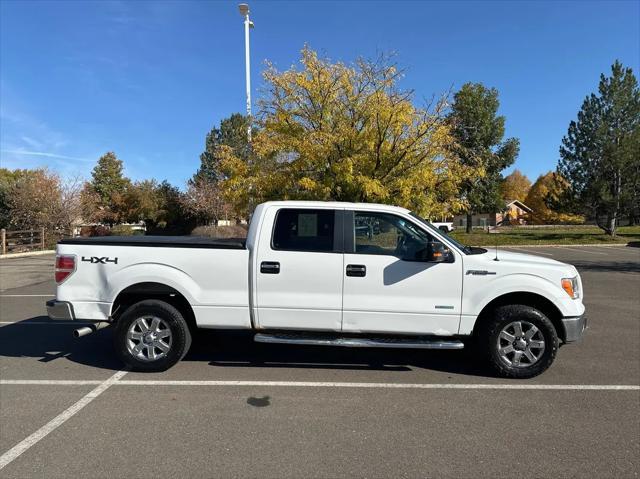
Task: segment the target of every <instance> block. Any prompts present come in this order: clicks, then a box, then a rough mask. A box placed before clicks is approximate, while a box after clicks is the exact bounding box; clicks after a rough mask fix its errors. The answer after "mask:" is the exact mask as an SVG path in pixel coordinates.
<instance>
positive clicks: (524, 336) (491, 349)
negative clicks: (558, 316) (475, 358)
mask: <svg viewBox="0 0 640 479" xmlns="http://www.w3.org/2000/svg"><path fill="white" fill-rule="evenodd" d="M483 326H484V327H483V329H482V330H481V331H480V335H479V338H478V339H479V340H480V346H481V349H482V350H483V351H484V353H485V354H486V357H487V360H488V363H489V365H490V367H491V368H492V369H493V370H494V371H495V372H496V373H497V374H498V375H500V376H502V377H507V378H530V377H533V376H537V375H538V374H540V373H542V372H544V371H545V370H546V369H547V368H548V367H549V366H551V364H552V363H553V361H554V359H555V357H556V353H557V352H558V344H559V343H558V334H557V332H556V329H555V327H554V326H553V323H552V322H551V321H550V320H549V318H547V317H546V316H545V315H544V314H543V313H542V312H541V311H539V310H537V309H535V308H533V307H531V306H526V305H521V304H513V305H506V306H500V307H498V308H496V309H495V310H494V314H493V318H492V320H490V321H488V322H486V323H485V324H484V325H483Z"/></svg>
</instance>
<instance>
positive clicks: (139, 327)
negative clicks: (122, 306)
mask: <svg viewBox="0 0 640 479" xmlns="http://www.w3.org/2000/svg"><path fill="white" fill-rule="evenodd" d="M171 340H172V337H171V329H169V325H168V324H167V323H166V322H165V321H164V320H162V319H160V318H158V317H156V316H143V317H141V318H138V319H136V320H135V321H134V322H133V323H131V326H129V330H128V331H127V350H128V351H129V354H131V355H132V356H134V357H136V358H137V359H139V360H141V361H157V360H158V359H161V358H164V357H165V356H166V355H167V353H168V352H169V350H170V349H171Z"/></svg>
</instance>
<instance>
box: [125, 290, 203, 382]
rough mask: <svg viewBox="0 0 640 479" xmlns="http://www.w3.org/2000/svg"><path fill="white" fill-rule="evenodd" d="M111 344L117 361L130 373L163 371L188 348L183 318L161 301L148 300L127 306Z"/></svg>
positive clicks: (187, 337)
mask: <svg viewBox="0 0 640 479" xmlns="http://www.w3.org/2000/svg"><path fill="white" fill-rule="evenodd" d="M114 343H115V349H116V353H117V354H118V356H119V357H120V359H121V360H122V361H123V362H124V363H125V364H126V365H128V366H129V367H130V368H131V369H132V370H134V371H147V372H157V371H165V370H167V369H169V368H170V367H171V366H173V365H174V364H176V363H177V362H178V361H180V360H181V359H182V358H183V357H184V356H185V354H187V352H188V351H189V347H190V346H191V333H190V332H189V326H188V325H187V322H186V321H185V319H184V317H183V316H182V314H181V313H180V311H178V310H177V309H176V308H174V307H173V306H171V305H170V304H168V303H165V302H164V301H159V300H155V299H149V300H144V301H140V302H138V303H135V304H133V305H131V306H130V307H129V308H127V310H126V311H125V312H124V313H123V314H122V316H121V317H120V318H119V319H118V321H117V322H116V327H115V334H114Z"/></svg>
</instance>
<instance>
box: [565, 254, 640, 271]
mask: <svg viewBox="0 0 640 479" xmlns="http://www.w3.org/2000/svg"><path fill="white" fill-rule="evenodd" d="M639 258H640V255H639ZM571 264H573V265H574V266H575V267H576V268H578V271H579V272H584V271H589V272H605V273H640V261H597V260H594V261H593V262H587V261H581V260H575V261H571Z"/></svg>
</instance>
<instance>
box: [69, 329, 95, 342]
mask: <svg viewBox="0 0 640 479" xmlns="http://www.w3.org/2000/svg"><path fill="white" fill-rule="evenodd" d="M94 331H95V329H93V328H90V327H89V326H85V327H84V328H78V329H76V330H74V331H73V337H74V338H76V339H78V338H81V337H83V336H86V335H87V334H91V333H93V332H94Z"/></svg>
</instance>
